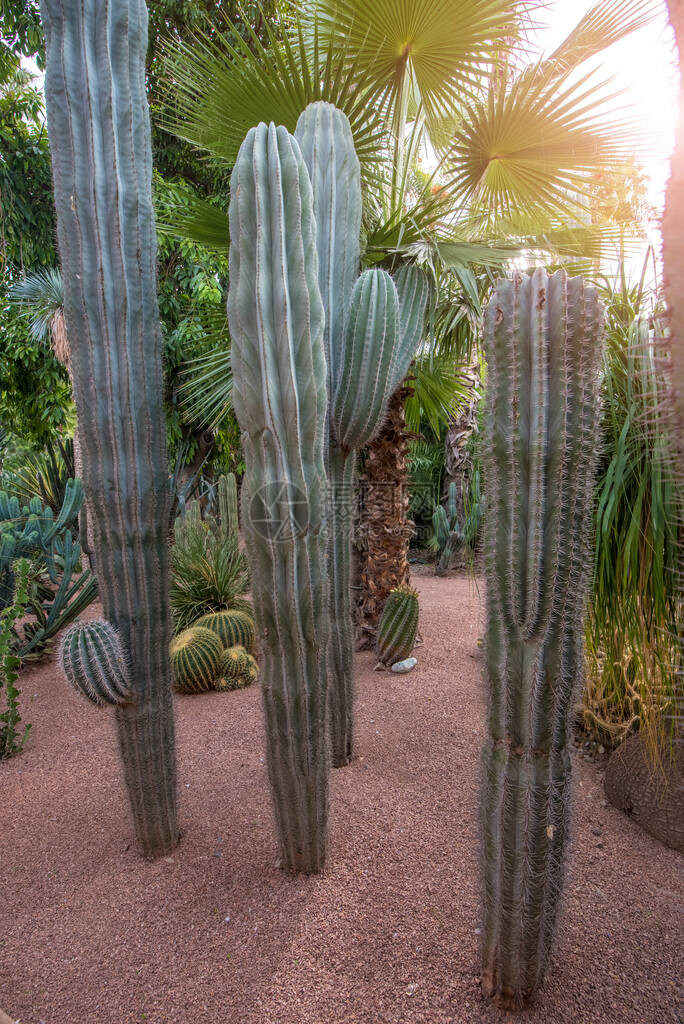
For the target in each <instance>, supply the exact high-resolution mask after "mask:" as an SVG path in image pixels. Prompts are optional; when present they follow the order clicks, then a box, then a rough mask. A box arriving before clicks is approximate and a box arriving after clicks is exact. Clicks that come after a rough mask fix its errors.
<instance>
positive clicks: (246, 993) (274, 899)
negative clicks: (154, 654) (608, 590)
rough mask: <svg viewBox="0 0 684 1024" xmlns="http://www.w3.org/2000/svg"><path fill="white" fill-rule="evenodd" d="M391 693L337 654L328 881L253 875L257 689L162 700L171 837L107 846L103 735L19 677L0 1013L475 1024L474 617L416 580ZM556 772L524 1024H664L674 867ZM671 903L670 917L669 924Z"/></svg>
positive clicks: (5, 807) (125, 830) (451, 590)
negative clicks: (548, 859) (546, 956)
mask: <svg viewBox="0 0 684 1024" xmlns="http://www.w3.org/2000/svg"><path fill="white" fill-rule="evenodd" d="M416 582H417V584H418V587H419V589H420V593H421V629H422V633H423V637H424V644H423V646H422V647H421V648H420V649H419V650H418V652H417V654H418V658H419V662H418V667H417V668H416V669H415V670H414V671H413V672H412V673H411V674H409V675H407V676H394V675H390V674H386V673H374V672H373V671H372V666H373V663H374V659H373V656H372V654H370V653H364V654H360V655H359V656H358V703H357V719H358V738H359V742H358V748H359V754H360V756H359V758H358V760H356V761H355V762H354V763H353V764H352V765H350V766H349V767H348V768H345V769H341V770H338V771H336V772H335V773H334V776H333V778H334V785H333V820H332V835H331V848H330V856H329V866H328V868H327V870H326V873H325V875H324V876H322V877H318V878H313V879H306V878H294V879H293V878H289V877H287V876H285V875H284V874H283V873H282V872H280V871H279V870H278V869H277V867H276V864H275V860H276V853H275V845H274V841H273V837H272V832H271V819H270V804H269V797H268V788H267V784H266V779H265V770H264V764H263V733H262V721H261V708H260V694H259V690H258V687H256V686H255V687H252V689H251V690H247V691H242V692H237V693H228V694H215V693H212V694H206V695H203V696H200V697H184V698H179V699H178V701H177V723H178V726H177V728H178V740H179V761H180V778H181V799H182V806H181V809H182V824H183V828H184V831H185V836H184V838H183V840H182V842H181V845H180V847H179V848H178V850H177V851H176V852H175V854H174V855H173V857H171V858H167V859H166V860H161V861H160V862H157V863H154V864H148V863H145V862H143V861H141V860H140V859H139V857H138V856H137V854H136V853H135V851H134V849H132V848H131V847H130V845H129V843H130V838H131V829H130V827H129V823H128V821H127V818H126V807H125V802H124V795H123V790H122V786H121V783H120V779H119V768H118V764H117V756H116V752H115V744H114V736H113V725H112V721H111V718H110V717H109V716H108V715H107V714H106V713H103V712H99V711H98V710H97V709H95V708H91V707H90V706H89V705H87V704H86V703H85V702H82V701H80V700H79V699H77V698H76V696H74V695H72V694H71V693H69V692H68V691H67V689H66V684H64V683H63V682H62V681H61V680H60V679H59V678H58V673H57V671H56V666H55V664H54V660H51V661H48V662H45V663H43V664H41V665H39V666H38V667H36V668H34V669H32V670H30V671H27V672H25V673H24V674H23V677H22V680H21V683H20V685H22V686H23V701H24V704H23V706H24V708H25V711H26V718H27V719H28V720H30V721H32V722H33V723H34V730H33V735H32V738H31V740H30V742H29V744H28V746H27V749H26V751H25V753H24V754H23V755H22V756H21V757H18V758H15V759H14V760H13V761H10V762H7V763H6V764H3V765H0V793H2V808H1V810H0V815H1V818H0V891H1V892H2V899H1V901H0V908H1V909H0V916H1V921H0V1007H1V1008H2V1009H3V1010H5V1011H6V1012H7V1013H9V1014H10V1015H12V1014H13V1015H14V1017H15V1018H17V1017H18V1018H20V1019H21V1022H22V1024H40V1022H43V1024H67V1022H69V1024H71V1022H73V1024H142V1022H146V1024H367V1022H368V1024H370V1022H372V1024H376V1022H377V1024H419V1022H421V1024H456V1022H458V1024H477V1022H479V1021H491V1022H494V1024H499V1022H503V1021H512V1020H513V1019H514V1018H513V1017H512V1016H511V1015H510V1014H504V1013H500V1012H498V1011H493V1010H489V1009H487V1008H486V1007H485V1006H484V1004H483V1003H482V1001H481V999H480V994H479V989H478V987H477V971H478V958H477V942H478V935H477V929H478V923H479V922H478V863H477V849H478V826H477V796H478V777H479V767H478V764H479V752H480V749H481V746H482V742H483V736H484V732H483V712H484V701H483V687H482V682H481V658H480V654H479V651H478V647H477V637H478V636H479V635H480V634H481V632H482V618H483V616H482V607H481V600H480V597H479V596H478V595H477V593H476V592H475V590H474V585H473V584H472V583H471V582H470V581H469V580H467V579H460V578H457V579H448V580H443V579H434V578H429V577H420V578H419V579H418V580H417V581H416ZM575 760H576V765H575V768H576V773H575V792H576V800H575V808H574V817H573V837H574V844H573V849H572V851H571V863H570V870H569V877H568V883H567V888H566V898H565V904H564V913H563V915H562V919H561V924H560V932H559V942H558V946H557V949H556V954H555V957H554V960H553V966H552V969H551V971H550V973H549V975H548V977H547V981H546V985H545V988H544V990H543V992H542V993H541V995H540V996H539V999H538V1002H537V1004H536V1006H535V1007H534V1008H533V1009H532V1010H531V1011H529V1012H527V1013H525V1014H522V1015H520V1017H518V1018H517V1019H521V1020H524V1021H525V1022H529V1024H560V1022H567V1024H603V1022H611V1024H626V1022H629V1024H631V1022H634V1024H669V1022H673V1024H674V1022H677V1021H680V1020H681V1019H682V1016H681V1011H682V1008H683V1004H682V991H681V988H680V987H678V986H679V985H680V982H681V976H682V955H681V950H682V948H683V946H684V943H683V942H682V938H683V935H682V927H681V914H679V916H678V912H679V911H681V888H682V887H681V881H682V874H681V858H680V856H679V855H678V854H676V853H674V852H673V851H671V850H667V849H665V848H664V847H662V846H660V845H659V844H657V843H656V842H655V841H654V840H652V839H651V838H650V837H649V836H648V835H646V833H644V832H642V831H641V830H640V829H639V828H638V827H637V826H635V825H633V824H632V823H631V822H629V821H628V820H627V819H626V818H624V817H623V816H622V815H621V814H620V813H619V812H617V811H616V810H614V809H613V808H612V807H607V806H605V801H604V798H603V790H602V786H601V778H600V775H599V773H598V771H597V769H596V767H595V766H593V765H590V764H587V763H585V762H584V761H583V760H582V759H581V758H577V757H576V758H575ZM678 902H679V907H678Z"/></svg>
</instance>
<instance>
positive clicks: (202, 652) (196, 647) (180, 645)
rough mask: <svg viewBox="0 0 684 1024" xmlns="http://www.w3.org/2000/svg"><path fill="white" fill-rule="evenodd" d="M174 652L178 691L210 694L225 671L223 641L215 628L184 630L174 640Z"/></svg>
mask: <svg viewBox="0 0 684 1024" xmlns="http://www.w3.org/2000/svg"><path fill="white" fill-rule="evenodd" d="M170 653H171V668H172V670H173V684H174V687H175V689H176V690H177V691H178V693H206V691H207V690H210V689H211V688H212V686H213V685H214V683H215V682H216V680H217V679H218V678H219V676H220V674H221V662H222V658H223V644H222V643H221V640H220V638H219V637H218V636H217V634H216V633H215V632H214V631H213V630H212V629H203V628H202V627H201V626H191V627H190V628H189V629H184V630H183V632H182V633H179V634H178V636H176V637H174V638H173V640H172V641H171V648H170Z"/></svg>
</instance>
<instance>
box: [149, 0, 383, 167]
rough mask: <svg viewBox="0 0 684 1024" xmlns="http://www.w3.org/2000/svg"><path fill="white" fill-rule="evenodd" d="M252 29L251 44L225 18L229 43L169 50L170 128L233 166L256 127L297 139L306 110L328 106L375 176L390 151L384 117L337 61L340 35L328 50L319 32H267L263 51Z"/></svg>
mask: <svg viewBox="0 0 684 1024" xmlns="http://www.w3.org/2000/svg"><path fill="white" fill-rule="evenodd" d="M247 28H248V39H247V40H245V39H243V38H242V37H241V35H240V33H239V32H238V31H237V30H236V28H235V26H233V24H232V23H231V22H230V21H228V20H227V19H226V22H225V33H224V35H223V36H222V37H217V38H210V37H209V36H207V35H203V34H196V35H195V36H193V37H191V38H190V39H188V40H187V41H183V42H181V41H174V42H171V43H169V44H168V46H167V50H166V53H165V57H164V64H165V67H166V72H167V75H168V80H169V85H168V87H167V90H166V96H165V99H166V107H165V113H164V114H163V117H162V125H163V127H165V128H166V129H167V130H168V131H169V132H171V133H172V134H174V135H177V136H178V137H179V138H182V139H185V140H186V141H188V142H190V143H192V144H193V145H195V146H197V147H199V148H200V149H204V150H206V151H207V152H208V153H211V154H212V155H213V156H215V157H218V158H220V159H221V160H225V161H226V162H227V163H228V164H229V165H230V166H232V165H233V163H234V162H235V158H236V157H237V153H238V150H239V148H240V145H241V144H242V140H243V139H244V137H245V135H246V133H247V131H248V130H249V129H250V128H252V127H253V126H254V125H257V124H259V123H260V122H261V121H266V122H270V121H275V123H276V124H282V125H285V127H286V128H287V129H288V130H289V131H290V132H294V130H295V127H296V124H297V120H298V118H299V115H300V114H301V112H302V111H303V110H304V109H305V107H306V106H307V105H308V104H309V103H313V102H314V101H316V100H326V101H328V102H329V103H333V104H334V105H335V106H336V107H338V108H339V109H340V110H342V111H344V113H345V114H346V115H347V117H348V118H349V123H350V125H351V131H352V135H353V137H354V145H355V147H356V152H357V155H358V157H359V160H360V162H361V166H362V170H363V172H364V173H365V174H366V175H369V174H370V175H372V174H373V173H374V170H373V169H374V167H375V165H376V164H377V163H378V162H379V161H381V160H382V159H383V155H384V152H385V150H386V140H385V138H384V135H383V132H382V124H381V118H380V112H379V111H377V110H374V108H373V107H372V106H370V105H369V104H368V101H367V97H366V96H365V95H364V93H363V91H362V90H361V89H359V88H358V87H357V76H355V74H354V62H353V61H352V60H347V61H346V62H340V61H338V60H337V59H336V58H335V53H336V50H339V48H340V46H341V43H340V40H339V39H338V37H337V36H336V34H335V33H332V34H330V35H329V37H328V39H327V41H326V43H325V45H321V44H320V42H319V37H318V32H317V30H316V29H315V26H314V32H313V37H312V39H305V36H304V32H303V29H302V27H301V24H300V25H299V26H298V27H297V28H296V29H295V30H294V31H293V32H292V33H290V34H288V33H284V34H283V35H282V36H280V37H279V36H277V35H276V33H275V32H274V31H273V29H272V28H269V27H266V35H267V39H266V45H264V43H262V42H261V40H260V39H259V38H258V36H256V35H255V34H254V32H253V31H252V30H251V29H249V27H247Z"/></svg>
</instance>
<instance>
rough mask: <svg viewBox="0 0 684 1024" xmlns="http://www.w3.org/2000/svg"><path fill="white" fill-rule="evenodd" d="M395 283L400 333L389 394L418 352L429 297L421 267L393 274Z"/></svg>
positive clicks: (397, 385)
mask: <svg viewBox="0 0 684 1024" xmlns="http://www.w3.org/2000/svg"><path fill="white" fill-rule="evenodd" d="M394 284H395V287H396V289H397V294H398V296H399V325H400V330H399V335H398V337H397V339H396V343H395V350H394V358H393V360H392V369H391V375H390V387H389V392H390V394H391V393H392V392H393V391H394V390H395V388H398V387H399V385H400V384H401V382H402V381H403V379H404V377H405V376H406V374H407V373H408V368H409V366H410V365H411V360H412V359H413V357H414V356H415V354H416V352H417V351H418V346H419V345H420V341H421V338H422V336H423V325H424V323H425V311H426V309H427V303H428V297H429V294H430V285H429V283H428V279H427V277H426V276H425V274H424V273H423V271H422V270H420V268H419V267H415V266H404V267H401V268H400V269H399V270H398V271H397V273H396V274H395V275H394Z"/></svg>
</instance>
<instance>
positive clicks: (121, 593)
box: [41, 0, 179, 857]
mask: <svg viewBox="0 0 684 1024" xmlns="http://www.w3.org/2000/svg"><path fill="white" fill-rule="evenodd" d="M41 11H42V19H43V26H44V29H45V39H46V75H45V99H46V106H47V121H48V135H49V140H50V149H51V155H52V170H53V182H54V195H55V209H56V214H57V239H58V245H59V254H60V262H61V267H62V276H63V281H64V310H65V318H66V327H67V332H68V336H69V343H70V354H71V370H72V376H73V391H74V398H75V401H76V410H77V414H78V429H79V436H80V439H81V445H82V455H83V481H84V486H85V490H86V494H87V501H88V512H89V519H90V518H91V517H92V520H93V523H92V525H93V539H94V549H95V552H96V556H97V567H98V580H99V592H100V597H101V600H102V604H103V608H104V615H105V618H106V619H107V621H108V622H109V623H111V625H112V626H113V627H114V628H115V629H116V630H117V632H118V634H119V636H120V638H121V645H122V649H123V651H124V654H125V657H126V661H127V663H128V665H129V677H130V685H131V690H132V693H133V694H134V695H135V701H134V702H131V703H130V704H125V705H122V706H120V707H117V708H116V709H115V710H114V714H115V716H116V722H117V726H118V734H119V746H120V751H121V755H122V761H123V767H124V776H125V780H126V786H127V789H128V795H129V800H130V805H131V809H132V812H133V819H134V824H135V829H136V834H137V838H138V842H139V845H140V847H141V849H142V852H143V853H144V854H145V855H146V856H149V857H153V856H158V855H160V854H165V853H168V852H169V851H170V850H172V849H173V848H174V847H175V845H176V843H177V841H178V836H179V830H178V822H177V799H176V762H175V752H174V721H173V703H172V693H171V671H170V663H169V639H170V620H169V600H168V537H167V531H168V522H169V515H170V495H169V488H168V480H167V465H168V462H167V453H166V427H165V417H164V404H163V384H162V336H161V327H160V322H159V309H158V305H157V287H156V249H157V246H156V235H155V224H154V211H153V203H152V187H151V185H152V180H151V179H152V152H151V141H150V125H149V111H148V106H147V98H146V92H145V58H146V52H147V9H146V7H145V4H144V2H143V0H111V2H110V3H108V4H103V3H102V2H101V0H41Z"/></svg>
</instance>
